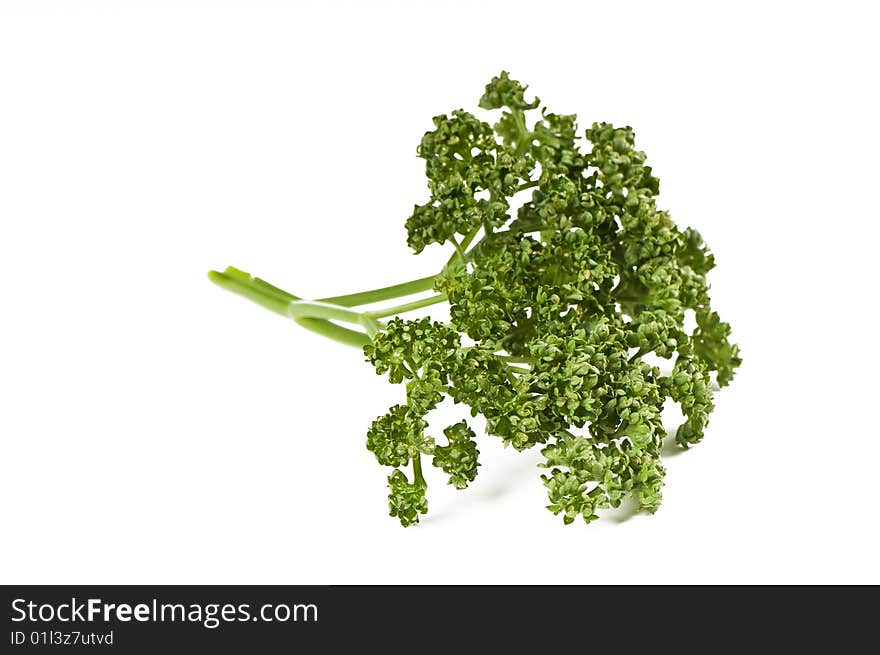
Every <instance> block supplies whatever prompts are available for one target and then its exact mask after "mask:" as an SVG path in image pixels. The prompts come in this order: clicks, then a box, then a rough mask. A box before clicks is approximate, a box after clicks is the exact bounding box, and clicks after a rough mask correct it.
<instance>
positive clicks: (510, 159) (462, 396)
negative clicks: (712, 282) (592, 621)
mask: <svg viewBox="0 0 880 655" xmlns="http://www.w3.org/2000/svg"><path fill="white" fill-rule="evenodd" d="M479 106H480V107H481V108H482V109H484V110H492V111H496V110H500V115H499V116H497V120H496V122H495V124H494V126H493V125H490V124H489V123H487V122H485V121H483V120H480V119H479V118H477V117H476V116H474V115H473V114H471V113H468V112H466V111H464V110H456V111H454V112H452V113H451V114H448V115H447V114H443V115H440V116H436V117H435V118H434V120H433V122H434V129H433V130H431V131H429V132H427V133H426V134H425V135H424V137H423V138H422V141H421V144H420V145H419V148H418V155H419V157H421V158H423V159H424V160H425V171H426V174H427V178H428V189H429V191H430V197H429V199H428V201H427V202H425V203H423V204H419V205H416V206H415V207H414V209H413V212H412V214H411V216H410V217H409V218H408V219H407V221H406V230H407V243H408V244H409V246H410V247H411V248H412V249H413V250H414V251H415V252H416V253H419V252H421V251H422V250H424V249H425V248H426V247H429V246H431V245H433V244H440V245H443V244H449V246H447V247H451V253H450V258H449V261H448V262H447V263H446V265H445V266H444V267H443V269H442V270H441V271H439V272H438V273H437V274H436V275H432V276H429V277H424V278H420V279H416V280H412V281H409V282H404V283H402V284H396V285H393V286H390V287H384V288H381V289H373V290H370V291H363V292H359V293H353V294H347V295H343V296H334V297H330V298H322V299H319V300H315V301H310V300H303V299H301V298H299V297H297V296H294V295H293V294H290V293H288V292H286V291H283V290H281V289H279V288H278V287H276V286H274V285H271V284H269V283H268V282H265V281H263V280H261V279H259V278H255V277H252V276H251V275H249V274H248V273H245V272H243V271H240V270H238V269H235V268H227V269H226V270H225V271H224V272H217V271H211V273H210V274H209V275H210V277H211V279H212V280H213V281H214V282H215V283H217V284H218V285H220V286H222V287H224V288H226V289H229V290H230V291H234V292H235V293H238V294H240V295H242V296H244V297H246V298H249V299H251V300H253V301H255V302H257V303H258V304H260V305H262V306H264V307H266V308H267V309H270V310H272V311H274V312H276V313H278V314H281V315H282V316H286V317H289V318H291V319H293V320H294V321H296V322H297V323H298V324H299V325H301V326H302V327H304V328H306V329H308V330H311V331H313V332H317V333H318V334H321V335H323V336H325V337H328V338H330V339H333V340H335V341H338V342H341V343H344V344H348V345H351V346H356V347H358V348H361V349H362V350H363V352H364V353H365V354H366V357H367V360H368V361H369V362H370V363H371V364H372V365H373V366H374V367H375V369H376V372H377V373H378V374H381V375H386V376H387V377H388V379H389V381H390V382H391V383H393V384H404V385H405V389H406V403H405V404H398V405H394V406H393V407H391V408H390V409H389V410H388V411H387V412H386V413H385V414H383V415H381V416H379V417H378V418H377V419H376V420H375V421H373V423H372V425H371V426H370V427H369V429H368V430H367V448H368V449H369V450H370V451H371V452H372V453H373V454H374V455H375V456H376V459H377V461H378V462H379V464H381V465H382V466H386V467H390V468H392V469H393V470H392V471H391V473H390V475H389V477H388V487H389V490H390V496H389V508H390V513H391V515H392V516H395V517H397V518H398V519H399V521H400V523H401V524H402V525H404V526H407V525H412V524H414V523H418V521H419V516H420V515H422V514H425V513H426V512H427V511H428V502H427V497H426V490H427V480H426V476H425V472H424V469H423V465H424V464H425V463H427V462H429V463H431V464H433V465H434V466H435V467H436V468H437V469H439V472H440V473H441V474H442V475H443V476H444V477H446V478H448V482H449V484H452V485H454V486H455V488H457V489H464V488H466V487H467V486H468V485H469V484H471V483H472V482H473V481H474V480H475V478H476V476H477V471H478V467H479V450H478V448H477V435H476V434H475V432H474V431H473V429H472V428H471V427H470V426H469V425H468V423H467V421H461V422H459V423H455V424H453V425H450V426H447V427H445V428H444V429H443V430H442V432H436V431H433V430H432V429H431V427H430V425H429V421H428V415H429V413H430V412H431V410H433V409H434V408H436V407H437V405H438V404H439V403H440V402H441V401H442V400H443V399H444V398H445V397H447V396H448V397H450V398H451V399H452V400H453V401H454V402H456V403H461V404H463V405H466V406H467V407H468V408H469V410H470V414H471V416H478V415H480V416H482V417H483V418H484V420H485V426H486V427H485V431H486V433H487V434H489V435H492V436H495V437H500V438H501V439H502V440H503V441H504V443H505V445H509V446H512V447H513V448H515V449H517V450H525V449H527V448H532V447H535V446H538V445H540V446H541V447H542V451H541V452H542V454H543V455H544V457H545V462H544V463H543V465H542V466H543V467H544V468H545V469H546V473H545V474H544V475H543V476H542V480H543V482H544V485H545V487H546V488H547V492H548V496H549V500H550V504H549V505H548V509H550V510H551V511H552V512H553V513H554V514H559V515H561V516H562V519H563V521H564V522H565V523H566V524H568V523H571V522H572V521H574V520H575V519H576V518H577V517H578V516H580V517H581V518H582V519H583V520H584V521H586V522H590V521H593V520H595V519H596V518H597V517H598V513H599V511H600V510H602V509H604V508H608V507H617V506H618V505H619V504H620V503H621V501H622V500H623V499H624V498H626V497H628V496H634V497H635V498H636V500H637V502H638V506H639V507H640V508H641V509H645V510H647V511H649V512H654V511H655V510H656V509H657V507H658V506H659V504H660V499H661V488H662V486H663V478H664V468H663V465H662V463H661V461H660V452H661V445H662V443H663V440H664V438H665V436H666V433H665V431H664V429H663V426H662V423H661V412H662V409H663V405H664V403H665V402H666V401H667V400H672V401H674V402H676V403H678V404H679V405H680V407H681V410H682V412H683V414H684V416H685V421H684V423H683V424H682V425H681V426H680V427H679V429H678V431H677V432H676V435H675V439H676V441H677V442H678V443H679V444H680V445H681V446H684V447H687V446H690V445H692V444H695V443H698V442H699V441H700V440H701V439H702V438H703V435H704V433H705V430H706V426H707V423H708V418H709V414H710V413H711V411H712V408H713V403H712V389H713V385H712V376H713V375H714V377H715V381H716V382H717V384H718V385H719V386H722V387H723V386H726V385H727V384H729V383H730V381H731V379H732V377H733V374H734V370H735V369H736V368H737V367H738V366H739V364H740V361H741V360H740V357H739V349H738V347H737V346H736V345H735V344H733V343H731V342H730V340H729V337H730V326H729V325H728V324H727V323H724V322H723V321H721V319H720V318H719V316H718V314H717V313H716V312H715V311H714V310H713V309H712V308H711V306H710V300H709V285H708V284H707V282H706V274H707V273H708V272H709V271H710V270H711V269H712V268H713V267H714V266H715V260H714V257H713V256H712V255H711V254H710V253H709V250H708V247H707V246H706V244H705V243H704V242H703V240H702V238H701V236H700V234H699V233H698V232H697V231H696V230H693V229H691V228H686V229H684V230H681V229H679V228H678V227H677V226H676V225H675V223H674V222H673V221H672V219H671V218H670V217H669V214H668V213H667V212H666V211H664V210H662V209H659V208H658V207H657V204H656V198H657V195H658V193H659V180H658V179H657V178H656V177H655V176H654V174H653V171H652V170H651V167H650V166H648V165H647V164H646V163H645V162H646V158H645V154H644V153H643V152H641V151H639V150H637V149H636V146H635V138H634V134H633V131H632V129H630V128H629V127H614V126H613V125H610V124H608V123H593V125H592V126H591V127H590V128H588V129H586V130H584V131H579V129H578V126H577V122H576V116H574V115H561V114H554V113H551V112H549V111H548V110H547V109H546V108H544V107H542V106H541V104H540V101H539V99H538V98H532V99H530V100H529V99H527V87H526V86H524V85H522V84H520V83H519V82H517V81H516V80H512V79H511V78H510V77H509V75H508V74H507V73H506V72H502V73H501V74H500V75H499V76H497V77H495V78H493V79H492V81H491V82H490V83H489V84H488V85H487V86H486V91H485V94H484V95H483V97H482V98H481V99H480V102H479ZM521 194H527V198H525V202H524V203H522V204H521V206H519V208H518V209H517V210H515V211H514V210H512V202H513V200H514V199H515V198H521V197H522V196H521ZM427 291H433V294H432V295H430V296H428V297H422V298H418V299H416V300H410V301H407V302H403V303H400V304H396V305H393V306H390V307H385V308H384V309H379V310H376V309H373V310H366V309H363V306H366V305H374V304H376V303H381V302H384V301H389V300H396V299H404V298H406V297H408V296H413V295H416V294H422V293H424V292H427ZM438 303H448V304H449V313H450V316H451V320H450V322H449V323H440V322H436V321H432V320H431V319H429V318H421V319H416V320H406V319H403V318H401V317H400V315H402V314H406V313H408V312H411V311H414V310H417V309H421V308H423V307H428V306H430V305H434V304H438ZM689 310H691V311H693V313H694V316H695V319H696V328H695V329H694V330H691V331H690V332H689V331H688V330H686V329H685V315H686V314H685V313H686V312H687V311H689ZM649 354H653V355H655V356H657V357H660V358H663V359H668V360H670V361H671V372H670V373H668V374H663V373H661V370H660V368H659V367H657V366H654V365H651V364H650V363H648V362H647V361H646V357H647V356H648V355H649ZM423 455H424V456H425V460H424V461H423V459H422V456H423Z"/></svg>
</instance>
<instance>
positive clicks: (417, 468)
mask: <svg viewBox="0 0 880 655" xmlns="http://www.w3.org/2000/svg"><path fill="white" fill-rule="evenodd" d="M412 463H413V484H415V485H418V486H420V487H427V486H428V483H427V482H425V476H423V475H422V454H421V453H416V456H415V457H413V461H412Z"/></svg>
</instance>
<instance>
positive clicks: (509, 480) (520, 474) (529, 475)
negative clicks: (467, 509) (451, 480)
mask: <svg viewBox="0 0 880 655" xmlns="http://www.w3.org/2000/svg"><path fill="white" fill-rule="evenodd" d="M542 470H543V469H540V468H538V466H537V464H536V462H534V461H532V459H531V458H529V457H517V458H516V460H515V461H514V462H511V463H507V462H505V465H504V466H503V468H502V471H501V475H500V476H498V477H497V478H495V479H492V480H488V481H487V480H485V479H484V480H480V477H479V476H477V479H476V480H475V481H474V482H472V483H471V485H470V486H469V487H468V488H467V489H462V490H461V491H459V492H457V493H456V495H455V498H454V499H453V500H452V501H451V502H449V503H448V504H447V505H446V506H445V507H444V508H443V509H441V510H439V511H437V512H431V511H429V512H428V514H427V515H426V516H425V517H423V518H422V519H421V521H422V522H423V523H440V522H442V521H444V520H445V519H446V518H447V517H448V516H451V515H453V514H456V513H457V512H460V511H463V510H464V506H465V505H468V506H469V505H473V504H480V503H484V504H488V503H492V502H495V501H497V500H498V499H499V498H503V497H504V496H506V495H508V494H509V493H510V492H511V491H513V490H514V489H516V488H517V487H518V486H520V485H522V484H524V483H525V482H524V481H526V480H528V481H529V482H535V479H536V478H537V477H538V476H539V475H540V472H541V471H542ZM480 482H484V483H485V484H480ZM537 482H538V484H540V482H541V481H540V480H538V481H537Z"/></svg>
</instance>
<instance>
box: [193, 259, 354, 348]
mask: <svg viewBox="0 0 880 655" xmlns="http://www.w3.org/2000/svg"><path fill="white" fill-rule="evenodd" d="M208 277H209V278H210V279H211V281H212V282H213V283H214V284H216V285H217V286H219V287H222V288H224V289H226V290H227V291H231V292H233V293H236V294H238V295H240V296H242V297H244V298H247V299H248V300H250V301H252V302H255V303H257V304H258V305H260V306H262V307H265V308H266V309H268V310H270V311H273V312H275V313H276V314H280V315H281V316H289V314H288V307H289V306H290V303H291V301H293V302H296V301H298V300H299V298H298V297H296V296H294V295H293V294H290V293H287V292H286V291H282V290H281V289H278V288H277V287H275V286H273V285H271V284H269V283H268V282H265V281H263V280H261V279H259V278H255V277H253V276H251V275H250V274H248V273H245V272H244V271H241V270H239V269H237V268H233V267H231V266H230V267H229V268H227V269H226V270H225V271H224V272H222V273H221V272H219V271H211V272H209V273H208ZM294 320H295V321H296V322H297V323H298V324H299V325H301V326H302V327H304V328H306V329H307V330H310V331H312V332H315V333H317V334H320V335H321V336H324V337H327V338H328V339H333V340H334V341H338V342H339V343H344V344H346V345H349V346H354V347H355V348H363V347H364V346H366V345H367V344H368V343H370V337H369V336H368V335H366V334H364V333H363V332H359V331H357V330H350V329H348V328H346V327H343V326H341V325H336V324H335V323H331V322H330V321H328V320H323V319H320V318H295V319H294Z"/></svg>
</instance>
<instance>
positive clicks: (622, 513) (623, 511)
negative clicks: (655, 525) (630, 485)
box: [600, 494, 641, 523]
mask: <svg viewBox="0 0 880 655" xmlns="http://www.w3.org/2000/svg"><path fill="white" fill-rule="evenodd" d="M640 513H641V512H640V510H639V499H638V498H637V497H636V494H632V495H630V496H627V497H626V498H624V499H623V500H622V501H620V507H617V508H615V509H610V510H606V511H605V512H603V513H602V514H601V515H600V516H601V518H602V519H605V520H609V519H610V520H611V521H614V522H615V523H623V522H624V521H629V520H630V519H631V518H632V517H634V516H635V515H636V514H640Z"/></svg>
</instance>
